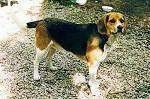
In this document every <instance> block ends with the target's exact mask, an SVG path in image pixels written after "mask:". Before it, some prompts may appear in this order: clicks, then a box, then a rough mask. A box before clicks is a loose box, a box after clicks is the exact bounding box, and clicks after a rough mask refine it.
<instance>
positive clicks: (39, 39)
mask: <svg viewBox="0 0 150 99" xmlns="http://www.w3.org/2000/svg"><path fill="white" fill-rule="evenodd" d="M35 43H36V44H35V45H36V57H35V60H34V77H33V78H34V80H39V79H40V75H39V71H38V69H39V63H40V62H41V61H42V60H43V59H44V58H46V56H47V54H48V52H49V48H50V46H51V45H52V43H53V42H52V41H51V39H50V37H49V36H48V32H47V29H46V26H45V24H44V22H39V23H38V25H37V26H36V34H35Z"/></svg>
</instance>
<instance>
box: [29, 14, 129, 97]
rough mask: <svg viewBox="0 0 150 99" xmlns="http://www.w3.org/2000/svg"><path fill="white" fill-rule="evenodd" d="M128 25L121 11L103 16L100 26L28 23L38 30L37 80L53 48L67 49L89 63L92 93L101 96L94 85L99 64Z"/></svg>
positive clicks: (51, 21)
mask: <svg viewBox="0 0 150 99" xmlns="http://www.w3.org/2000/svg"><path fill="white" fill-rule="evenodd" d="M126 26H127V22H126V20H125V18H124V15H123V14H121V13H117V12H110V13H107V14H105V15H103V17H102V18H101V19H100V20H99V21H98V23H97V24H96V23H88V24H76V23H72V22H68V21H65V20H61V19H55V18H46V19H43V20H38V21H34V22H29V23H27V28H36V33H35V44H36V57H35V61H34V80H39V79H40V75H39V71H38V67H39V66H38V65H39V63H40V62H41V60H42V59H43V58H45V57H46V56H47V54H48V53H49V50H50V47H54V48H57V49H64V50H66V51H69V52H72V53H73V54H75V55H77V56H79V58H81V57H82V58H81V59H83V60H85V61H86V62H87V65H88V68H89V86H90V90H91V92H92V94H93V95H97V94H99V93H98V92H97V90H96V88H97V89H98V86H97V87H95V84H94V82H95V81H96V76H97V70H98V67H99V64H100V62H101V61H103V60H104V59H105V58H106V56H107V51H108V49H106V46H111V44H112V43H113V41H114V40H115V38H116V36H115V35H117V34H120V33H123V32H124V30H125V28H126ZM112 38H113V40H112ZM110 42H111V43H110Z"/></svg>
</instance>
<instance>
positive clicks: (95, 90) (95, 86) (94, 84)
mask: <svg viewBox="0 0 150 99" xmlns="http://www.w3.org/2000/svg"><path fill="white" fill-rule="evenodd" d="M89 85H90V90H91V93H92V95H93V96H95V97H98V96H100V95H101V93H100V90H99V81H97V80H89Z"/></svg>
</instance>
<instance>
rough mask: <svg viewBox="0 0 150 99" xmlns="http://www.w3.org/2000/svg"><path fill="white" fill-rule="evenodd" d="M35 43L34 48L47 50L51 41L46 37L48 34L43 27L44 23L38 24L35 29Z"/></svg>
mask: <svg viewBox="0 0 150 99" xmlns="http://www.w3.org/2000/svg"><path fill="white" fill-rule="evenodd" d="M35 41H36V47H37V48H39V49H40V50H43V49H45V48H47V46H48V44H49V43H50V41H51V39H50V38H49V36H48V32H47V29H46V27H45V25H44V22H40V23H39V24H38V25H37V27H36V34H35Z"/></svg>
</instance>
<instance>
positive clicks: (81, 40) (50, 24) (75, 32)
mask: <svg viewBox="0 0 150 99" xmlns="http://www.w3.org/2000/svg"><path fill="white" fill-rule="evenodd" d="M39 22H42V25H43V23H44V25H43V26H45V28H46V29H47V31H48V35H49V37H51V38H52V39H53V40H54V41H56V42H57V43H59V44H60V45H61V46H62V47H63V48H64V49H65V50H67V51H71V52H73V53H74V54H79V55H85V53H86V48H87V41H88V39H89V38H90V36H91V35H93V33H94V32H97V26H96V24H94V23H93V24H91V23H90V24H75V23H72V22H68V21H65V20H61V19H55V18H46V19H44V20H39V21H34V22H29V23H27V27H28V28H35V27H36V26H37V25H38V23H39Z"/></svg>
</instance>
